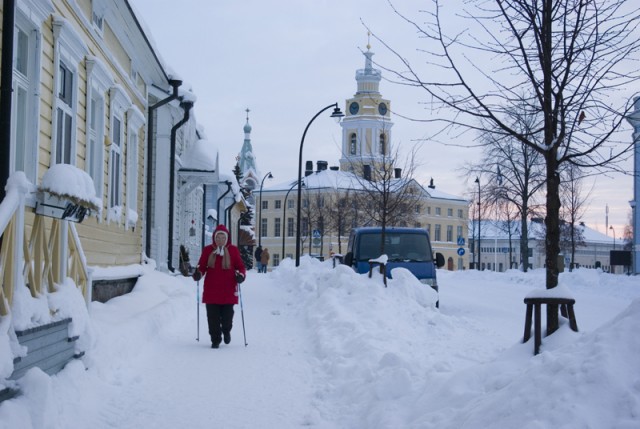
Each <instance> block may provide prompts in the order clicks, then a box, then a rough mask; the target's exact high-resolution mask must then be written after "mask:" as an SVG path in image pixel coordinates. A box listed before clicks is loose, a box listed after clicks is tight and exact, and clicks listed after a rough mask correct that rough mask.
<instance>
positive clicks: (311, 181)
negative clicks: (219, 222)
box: [263, 170, 464, 201]
mask: <svg viewBox="0 0 640 429" xmlns="http://www.w3.org/2000/svg"><path fill="white" fill-rule="evenodd" d="M394 180H395V179H394ZM397 180H398V183H400V182H404V181H405V179H397ZM414 180H415V179H414ZM296 182H297V179H295V178H294V179H292V180H290V181H288V182H281V183H277V184H274V185H271V186H265V187H264V189H263V192H264V191H286V190H289V189H290V188H291V187H292V186H293V185H294V184H295V183H296ZM302 182H303V183H304V185H305V187H306V188H307V189H329V188H331V189H363V188H364V186H365V185H366V183H367V182H366V181H365V180H364V179H362V178H361V177H358V176H356V175H355V174H354V173H352V172H349V171H342V170H322V171H317V172H314V173H312V174H310V175H308V176H303V177H302ZM416 183H418V182H416ZM425 191H426V192H427V194H428V195H429V196H430V197H431V198H435V199H445V200H458V201H464V199H463V198H461V197H459V196H456V195H452V194H447V193H445V192H442V191H436V190H435V189H431V188H429V189H425Z"/></svg>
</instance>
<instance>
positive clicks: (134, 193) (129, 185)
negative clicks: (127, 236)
mask: <svg viewBox="0 0 640 429" xmlns="http://www.w3.org/2000/svg"><path fill="white" fill-rule="evenodd" d="M144 124H145V118H144V115H143V114H142V112H141V111H140V109H138V108H137V107H136V106H135V105H133V106H131V107H129V110H127V176H126V189H125V192H126V196H127V201H126V204H127V205H126V208H127V210H128V211H129V212H130V213H128V214H127V216H126V219H127V227H132V228H133V227H135V223H134V224H130V222H129V221H130V219H134V218H136V219H137V218H139V216H138V157H139V151H138V147H139V144H140V128H141V127H142V126H143V125H144ZM133 214H135V216H133ZM131 223H133V222H131Z"/></svg>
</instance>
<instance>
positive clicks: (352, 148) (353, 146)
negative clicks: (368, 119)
mask: <svg viewBox="0 0 640 429" xmlns="http://www.w3.org/2000/svg"><path fill="white" fill-rule="evenodd" d="M356 139H357V137H356V133H353V134H351V139H350V140H349V154H351V155H355V154H356Z"/></svg>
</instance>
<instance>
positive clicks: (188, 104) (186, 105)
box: [167, 101, 193, 271]
mask: <svg viewBox="0 0 640 429" xmlns="http://www.w3.org/2000/svg"><path fill="white" fill-rule="evenodd" d="M180 107H182V109H184V116H183V117H182V120H181V121H180V122H178V123H177V124H175V125H174V126H173V127H172V128H171V155H169V249H168V251H167V268H168V269H169V271H173V264H172V259H173V258H172V257H173V214H174V199H175V193H176V190H175V189H176V185H175V180H176V179H175V176H176V134H177V133H178V129H179V128H180V127H182V126H183V125H184V124H186V123H187V121H188V120H189V112H190V111H191V108H192V107H193V101H184V102H182V103H180Z"/></svg>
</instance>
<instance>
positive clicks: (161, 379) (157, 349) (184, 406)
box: [61, 273, 318, 429]
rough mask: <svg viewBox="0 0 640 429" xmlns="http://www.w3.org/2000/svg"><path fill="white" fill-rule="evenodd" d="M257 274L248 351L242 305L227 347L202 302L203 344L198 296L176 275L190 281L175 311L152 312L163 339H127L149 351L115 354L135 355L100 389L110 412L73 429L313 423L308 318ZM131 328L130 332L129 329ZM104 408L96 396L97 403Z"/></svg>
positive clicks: (248, 290) (250, 293)
mask: <svg viewBox="0 0 640 429" xmlns="http://www.w3.org/2000/svg"><path fill="white" fill-rule="evenodd" d="M252 276H257V274H253V273H252V274H251V275H250V279H249V280H248V281H247V282H246V283H245V285H244V286H243V300H244V306H245V324H246V329H247V342H248V344H249V345H248V346H247V347H244V340H243V335H242V319H241V312H240V306H236V315H235V317H234V329H233V331H232V342H231V344H229V345H224V344H222V345H221V346H220V349H218V350H213V349H211V348H210V345H211V344H210V341H209V335H208V333H207V327H206V313H205V309H204V306H201V307H200V342H196V340H195V339H196V306H195V290H189V288H190V287H191V286H192V282H191V281H190V280H189V279H181V278H176V281H179V282H182V283H184V286H185V290H184V293H183V294H181V295H180V296H177V297H176V296H174V297H173V298H174V300H173V301H174V302H173V303H172V304H171V305H169V304H168V303H162V304H161V305H160V306H159V308H157V309H155V308H152V309H151V312H153V313H154V315H153V316H152V318H151V319H152V320H153V319H154V318H155V319H156V320H157V321H158V320H160V321H158V322H157V324H158V330H157V332H156V333H155V336H154V337H153V338H152V339H151V340H150V341H149V342H145V343H143V344H136V345H133V344H130V343H129V342H128V341H126V340H125V341H124V345H126V347H140V349H139V350H136V351H135V352H134V353H131V350H128V351H125V350H121V351H120V352H118V351H116V350H111V351H110V352H109V353H110V354H113V355H118V354H120V353H125V354H129V353H130V356H129V359H128V360H127V361H126V362H119V364H120V365H126V366H127V367H123V368H119V370H118V371H115V373H116V374H118V376H117V377H114V376H113V375H112V374H110V371H108V372H107V375H108V377H109V380H106V381H107V382H106V383H105V385H104V386H103V388H102V389H98V390H97V393H94V394H97V395H99V396H100V401H99V402H101V403H102V404H103V405H102V409H101V410H99V411H98V412H96V413H95V414H94V415H93V416H92V415H91V414H89V415H87V416H86V419H77V420H74V421H70V422H65V424H64V427H66V428H69V429H72V428H78V429H80V428H86V427H93V428H96V429H102V428H105V429H106V428H119V429H127V428H131V429H133V428H136V429H139V428H169V427H182V428H185V429H186V428H189V429H190V428H211V427H234V428H251V427H256V426H255V425H256V422H259V426H260V427H280V428H286V427H301V426H305V425H306V424H307V420H308V418H309V416H308V413H309V410H310V404H311V403H312V402H313V401H312V395H313V391H314V385H313V381H312V373H313V371H312V369H311V367H310V365H309V362H312V361H313V360H312V359H310V356H308V355H309V348H310V347H311V344H310V342H309V341H308V339H307V335H305V332H304V331H305V328H304V326H303V325H304V321H302V320H299V317H298V316H296V315H295V314H293V313H292V312H290V311H287V309H286V308H284V307H285V306H286V296H285V292H283V291H281V290H279V289H278V288H274V287H268V286H266V285H264V286H263V285H262V284H257V282H252V281H251V277H252ZM265 277H266V276H265ZM254 278H255V277H254ZM175 298H179V299H175ZM167 307H169V308H167ZM159 313H162V314H166V317H167V318H168V319H169V320H161V319H165V316H164V315H161V314H159ZM148 316H149V315H147V316H146V317H148ZM98 319H99V317H98ZM140 322H141V323H142V324H143V325H144V324H145V323H146V322H143V321H140ZM129 325H130V323H129ZM123 329H125V331H123V332H121V334H122V335H123V336H126V335H127V332H126V329H127V328H126V327H125V326H123ZM134 329H135V328H134ZM141 329H153V327H143V328H141ZM149 334H151V332H149ZM136 335H137V334H136ZM115 344H117V342H116V343H115ZM112 346H113V343H112ZM90 371H91V369H90ZM94 391H96V389H95V386H94ZM79 399H80V400H82V398H79ZM94 402H95V398H90V399H89V400H88V404H87V405H90V404H92V403H94ZM76 405H77V404H76ZM80 408H83V406H82V404H80ZM94 411H95V410H94ZM265 416H267V418H268V420H265ZM94 418H95V419H97V421H95V420H94ZM314 420H317V416H316V417H315V418H314ZM287 425H289V426H287ZM61 427H62V426H61ZM315 427H318V426H317V425H316V426H315Z"/></svg>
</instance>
